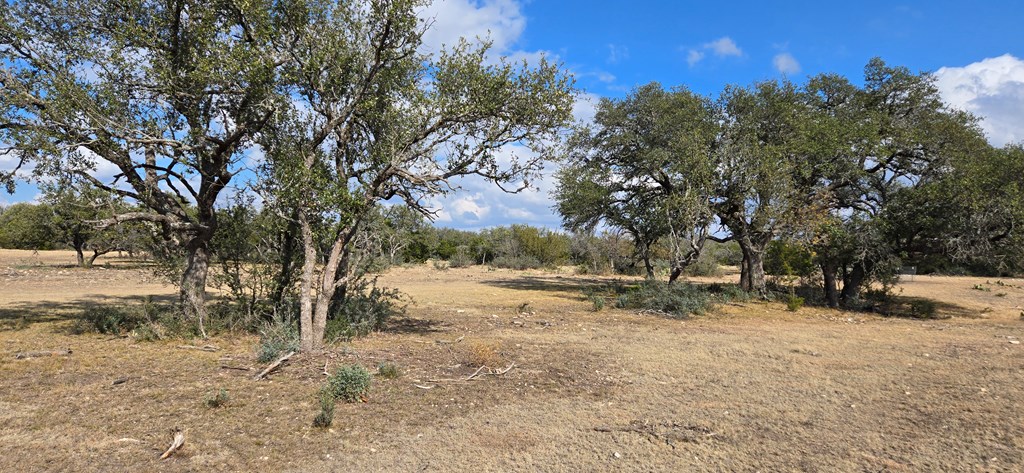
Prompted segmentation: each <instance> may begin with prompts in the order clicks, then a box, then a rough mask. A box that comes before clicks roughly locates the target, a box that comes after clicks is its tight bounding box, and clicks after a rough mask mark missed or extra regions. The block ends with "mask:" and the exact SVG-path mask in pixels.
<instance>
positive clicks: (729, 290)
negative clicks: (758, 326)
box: [708, 283, 750, 302]
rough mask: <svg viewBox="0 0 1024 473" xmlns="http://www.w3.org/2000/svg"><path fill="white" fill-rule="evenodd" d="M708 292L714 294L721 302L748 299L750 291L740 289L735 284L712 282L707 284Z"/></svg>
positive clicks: (744, 300)
mask: <svg viewBox="0 0 1024 473" xmlns="http://www.w3.org/2000/svg"><path fill="white" fill-rule="evenodd" d="M708 292H710V293H711V294H714V296H715V297H716V298H718V299H719V300H720V301H722V302H747V301H749V300H750V293H749V292H747V291H744V290H743V289H741V288H740V286H739V285H737V284H719V283H713V284H711V285H710V286H708Z"/></svg>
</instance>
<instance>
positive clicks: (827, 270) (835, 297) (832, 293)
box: [821, 262, 839, 309]
mask: <svg viewBox="0 0 1024 473" xmlns="http://www.w3.org/2000/svg"><path fill="white" fill-rule="evenodd" d="M836 272H837V271H836V265H835V263H833V262H825V263H822V264H821V274H822V277H823V279H824V282H825V302H826V303H827V304H828V306H829V307H831V308H833V309H838V308H839V288H838V287H837V283H838V281H837V280H836Z"/></svg>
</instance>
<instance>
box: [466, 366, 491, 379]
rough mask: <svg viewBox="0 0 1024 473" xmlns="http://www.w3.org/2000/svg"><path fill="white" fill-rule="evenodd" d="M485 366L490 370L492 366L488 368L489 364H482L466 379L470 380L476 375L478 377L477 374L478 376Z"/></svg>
mask: <svg viewBox="0 0 1024 473" xmlns="http://www.w3.org/2000/svg"><path fill="white" fill-rule="evenodd" d="M485 368H486V369H488V370H490V368H487V366H481V367H480V368H477V370H476V372H474V373H473V374H471V375H469V377H468V378H466V381H469V380H471V379H473V378H475V377H476V376H477V375H478V374H480V372H481V371H483V370H484V369H485Z"/></svg>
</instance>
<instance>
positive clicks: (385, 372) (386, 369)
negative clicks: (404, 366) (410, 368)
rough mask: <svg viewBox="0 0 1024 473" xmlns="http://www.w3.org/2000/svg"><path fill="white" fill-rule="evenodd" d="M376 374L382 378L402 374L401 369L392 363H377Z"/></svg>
mask: <svg viewBox="0 0 1024 473" xmlns="http://www.w3.org/2000/svg"><path fill="white" fill-rule="evenodd" d="M377 376H380V377H381V378H384V379H397V378H399V377H400V376H402V370H400V369H398V365H396V364H394V363H381V364H379V365H377Z"/></svg>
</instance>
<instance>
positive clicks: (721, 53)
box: [686, 36, 743, 67]
mask: <svg viewBox="0 0 1024 473" xmlns="http://www.w3.org/2000/svg"><path fill="white" fill-rule="evenodd" d="M709 52H710V53H711V54H713V55H715V57H719V58H724V57H729V56H734V57H740V56H743V50H742V49H740V47H739V46H738V45H736V42H735V41H733V40H732V38H730V37H728V36H723V37H721V38H718V39H716V40H714V41H710V42H707V43H704V44H702V45H701V46H700V47H698V48H690V49H689V50H687V52H686V63H687V64H689V65H690V67H693V66H695V65H696V64H697V63H698V62H700V61H701V60H703V59H704V57H706V56H707V53H709Z"/></svg>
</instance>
